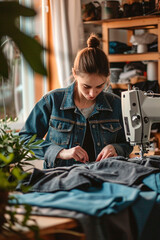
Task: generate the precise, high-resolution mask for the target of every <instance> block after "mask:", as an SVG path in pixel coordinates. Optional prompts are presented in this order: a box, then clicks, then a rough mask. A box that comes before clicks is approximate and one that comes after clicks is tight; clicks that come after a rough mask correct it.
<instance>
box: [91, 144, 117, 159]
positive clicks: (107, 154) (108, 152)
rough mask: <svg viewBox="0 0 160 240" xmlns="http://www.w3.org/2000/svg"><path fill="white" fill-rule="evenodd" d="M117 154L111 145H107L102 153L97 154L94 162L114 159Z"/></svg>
mask: <svg viewBox="0 0 160 240" xmlns="http://www.w3.org/2000/svg"><path fill="white" fill-rule="evenodd" d="M116 156H117V153H116V150H115V148H114V147H113V145H111V144H110V145H107V146H106V147H104V148H103V149H102V151H101V152H100V153H99V154H98V156H97V159H96V162H98V161H101V160H102V159H105V158H109V157H116Z"/></svg>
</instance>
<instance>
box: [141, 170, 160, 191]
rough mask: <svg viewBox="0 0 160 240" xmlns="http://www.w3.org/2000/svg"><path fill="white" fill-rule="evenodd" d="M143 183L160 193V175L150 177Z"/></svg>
mask: <svg viewBox="0 0 160 240" xmlns="http://www.w3.org/2000/svg"><path fill="white" fill-rule="evenodd" d="M143 183H144V184H145V185H146V186H147V187H149V188H150V189H152V190H154V191H155V192H157V193H160V173H153V174H151V175H149V176H148V177H146V178H144V179H143Z"/></svg>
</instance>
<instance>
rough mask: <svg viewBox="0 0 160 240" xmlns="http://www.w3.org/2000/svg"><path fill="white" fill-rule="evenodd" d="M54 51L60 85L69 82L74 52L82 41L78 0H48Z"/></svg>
mask: <svg viewBox="0 0 160 240" xmlns="http://www.w3.org/2000/svg"><path fill="white" fill-rule="evenodd" d="M50 7H51V21H52V33H53V42H54V52H55V58H56V63H57V70H58V78H59V82H60V86H61V87H65V86H67V85H68V84H69V83H70V82H71V71H72V66H73V61H74V58H75V56H76V53H77V51H78V50H79V49H81V48H82V46H83V43H84V30H83V22H82V17H81V1H80V0H50Z"/></svg>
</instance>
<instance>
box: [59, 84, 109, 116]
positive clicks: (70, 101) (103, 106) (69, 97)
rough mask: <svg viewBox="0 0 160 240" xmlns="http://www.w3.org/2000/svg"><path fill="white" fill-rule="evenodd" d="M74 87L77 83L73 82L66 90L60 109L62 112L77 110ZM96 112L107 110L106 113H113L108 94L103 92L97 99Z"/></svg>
mask: <svg viewBox="0 0 160 240" xmlns="http://www.w3.org/2000/svg"><path fill="white" fill-rule="evenodd" d="M74 87H75V82H73V83H72V84H71V85H70V86H69V87H67V88H66V89H65V93H64V97H63V100H62V104H61V107H60V109H61V110H65V109H66V110H67V109H75V108H76V106H75V103H74ZM95 108H96V110H100V111H101V110H106V111H111V112H112V111H113V109H112V107H111V105H110V104H109V101H108V97H107V94H106V93H104V91H102V92H101V93H100V94H99V95H98V97H97V99H96V106H95Z"/></svg>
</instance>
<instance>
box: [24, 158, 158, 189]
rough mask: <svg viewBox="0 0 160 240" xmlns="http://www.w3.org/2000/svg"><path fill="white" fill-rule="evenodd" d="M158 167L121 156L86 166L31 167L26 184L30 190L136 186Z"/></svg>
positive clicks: (156, 170)
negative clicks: (142, 164)
mask: <svg viewBox="0 0 160 240" xmlns="http://www.w3.org/2000/svg"><path fill="white" fill-rule="evenodd" d="M158 171H159V169H158V168H153V167H145V166H141V165H139V164H136V163H132V162H128V161H126V159H125V158H124V157H111V158H108V159H105V160H101V161H100V162H96V163H90V164H88V165H85V164H82V165H73V166H71V167H57V168H53V169H48V170H39V169H34V171H33V173H32V174H31V176H30V179H29V180H28V181H27V182H26V183H25V184H26V185H31V186H32V188H31V190H30V191H38V192H56V191H59V190H71V189H74V188H81V189H87V188H88V187H90V186H96V187H97V186H98V185H101V184H102V183H103V182H112V183H119V184H125V185H127V186H132V185H133V184H134V185H136V184H137V185H138V184H139V183H140V182H141V180H142V178H144V177H145V176H148V175H149V174H150V173H154V172H158Z"/></svg>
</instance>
